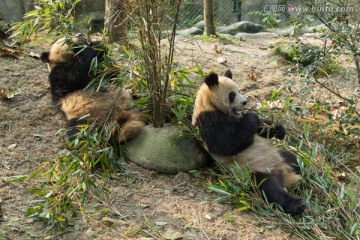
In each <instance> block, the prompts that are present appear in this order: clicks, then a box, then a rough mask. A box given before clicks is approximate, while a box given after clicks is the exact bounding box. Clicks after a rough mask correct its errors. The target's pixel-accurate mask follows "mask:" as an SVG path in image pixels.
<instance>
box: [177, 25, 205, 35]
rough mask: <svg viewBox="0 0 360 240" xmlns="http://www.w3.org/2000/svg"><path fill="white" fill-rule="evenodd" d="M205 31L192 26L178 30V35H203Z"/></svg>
mask: <svg viewBox="0 0 360 240" xmlns="http://www.w3.org/2000/svg"><path fill="white" fill-rule="evenodd" d="M203 33H204V31H203V30H201V29H200V28H197V27H191V28H188V29H183V30H178V31H176V35H183V36H188V35H190V36H195V35H202V34H203Z"/></svg>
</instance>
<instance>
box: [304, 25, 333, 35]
mask: <svg viewBox="0 0 360 240" xmlns="http://www.w3.org/2000/svg"><path fill="white" fill-rule="evenodd" d="M325 29H327V27H326V26H325V24H319V25H317V26H313V27H307V28H306V29H305V30H304V31H305V32H307V33H315V32H319V31H321V30H325Z"/></svg>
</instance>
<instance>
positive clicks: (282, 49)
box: [274, 42, 321, 66]
mask: <svg viewBox="0 0 360 240" xmlns="http://www.w3.org/2000/svg"><path fill="white" fill-rule="evenodd" d="M274 51H275V54H278V55H280V56H282V57H283V58H284V59H286V60H288V61H291V62H295V63H301V64H302V65H303V66H308V65H310V64H311V63H313V62H314V61H315V59H316V57H317V55H318V54H319V52H320V51H321V49H320V47H318V46H312V45H305V44H301V43H289V42H281V43H279V44H278V45H277V46H276V47H275V49H274Z"/></svg>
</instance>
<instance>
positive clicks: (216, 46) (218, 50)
mask: <svg viewBox="0 0 360 240" xmlns="http://www.w3.org/2000/svg"><path fill="white" fill-rule="evenodd" d="M212 49H213V50H214V51H215V52H216V53H217V54H222V51H223V49H222V48H219V47H218V45H216V44H215V45H214V46H213V48H212Z"/></svg>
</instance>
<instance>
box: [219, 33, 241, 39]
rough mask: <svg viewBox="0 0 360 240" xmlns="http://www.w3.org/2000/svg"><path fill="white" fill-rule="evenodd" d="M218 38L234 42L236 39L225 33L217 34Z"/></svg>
mask: <svg viewBox="0 0 360 240" xmlns="http://www.w3.org/2000/svg"><path fill="white" fill-rule="evenodd" d="M219 36H220V37H223V38H226V39H230V40H236V39H237V38H236V37H235V36H233V35H231V34H227V33H219Z"/></svg>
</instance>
